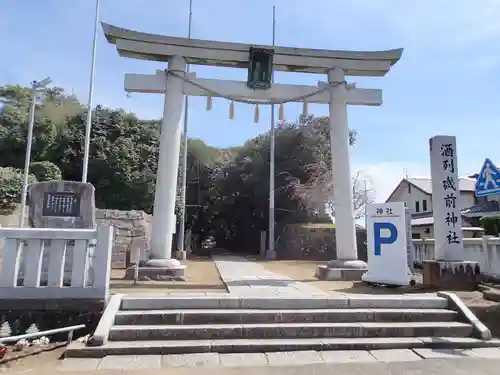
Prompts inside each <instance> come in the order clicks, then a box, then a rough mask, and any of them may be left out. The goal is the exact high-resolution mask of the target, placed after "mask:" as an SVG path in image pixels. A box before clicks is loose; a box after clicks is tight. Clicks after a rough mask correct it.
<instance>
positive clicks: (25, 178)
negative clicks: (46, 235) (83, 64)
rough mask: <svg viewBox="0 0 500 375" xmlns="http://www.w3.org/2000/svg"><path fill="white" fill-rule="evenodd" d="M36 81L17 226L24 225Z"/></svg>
mask: <svg viewBox="0 0 500 375" xmlns="http://www.w3.org/2000/svg"><path fill="white" fill-rule="evenodd" d="M36 89H37V82H36V81H33V83H32V86H31V106H30V112H29V124H28V135H27V136H26V155H25V156H24V173H23V187H22V192H21V212H20V214H19V228H23V227H24V218H25V216H26V214H25V211H26V198H27V195H28V182H29V175H30V162H31V145H32V144H33V128H34V126H35V109H36V95H37V91H36Z"/></svg>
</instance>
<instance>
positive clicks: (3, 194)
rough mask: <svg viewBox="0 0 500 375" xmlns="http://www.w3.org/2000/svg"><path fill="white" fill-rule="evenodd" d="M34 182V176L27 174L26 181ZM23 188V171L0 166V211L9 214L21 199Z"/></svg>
mask: <svg viewBox="0 0 500 375" xmlns="http://www.w3.org/2000/svg"><path fill="white" fill-rule="evenodd" d="M34 182H36V179H35V176H33V175H29V176H28V183H30V184H32V183H34ZM22 190H23V171H22V170H20V169H15V168H10V167H8V168H4V167H0V213H1V214H9V213H11V212H12V211H14V210H15V208H16V204H17V203H19V202H20V201H21V195H22Z"/></svg>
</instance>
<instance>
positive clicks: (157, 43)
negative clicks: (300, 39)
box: [102, 23, 403, 77]
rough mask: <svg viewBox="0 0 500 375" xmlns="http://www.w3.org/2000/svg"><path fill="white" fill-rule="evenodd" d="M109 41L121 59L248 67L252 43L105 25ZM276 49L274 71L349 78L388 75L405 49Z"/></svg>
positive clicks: (260, 46)
mask: <svg viewBox="0 0 500 375" xmlns="http://www.w3.org/2000/svg"><path fill="white" fill-rule="evenodd" d="M102 27H103V30H104V34H105V35H106V38H107V40H108V42H110V43H112V44H115V45H116V48H117V50H118V53H119V54H120V56H123V57H129V58H135V59H141V60H148V61H168V59H169V58H170V57H172V56H183V57H184V58H185V59H186V62H187V63H188V64H195V65H211V66H221V67H234V68H247V67H248V63H249V53H248V48H249V45H248V44H241V43H228V42H215V41H208V40H199V39H187V38H178V37H172V36H164V35H157V34H149V33H143V32H138V31H134V30H129V29H123V28H120V27H116V26H113V25H109V24H106V23H102ZM252 46H253V47H257V48H265V49H272V50H274V58H273V69H274V70H278V71H285V72H304V73H320V74H325V73H326V71H328V70H329V69H332V68H339V69H342V70H343V71H344V74H345V75H347V76H370V77H380V76H384V75H385V74H386V73H387V72H388V71H389V70H390V68H391V66H392V65H394V64H395V63H396V62H397V61H398V60H399V59H400V57H401V54H402V53H403V49H402V48H401V49H393V50H388V51H369V52H352V51H329V50H322V49H309V48H294V47H271V46H263V45H252Z"/></svg>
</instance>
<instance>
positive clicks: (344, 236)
mask: <svg viewBox="0 0 500 375" xmlns="http://www.w3.org/2000/svg"><path fill="white" fill-rule="evenodd" d="M344 80H345V77H344V72H343V71H342V70H341V69H339V68H335V69H332V70H330V71H329V72H328V82H329V83H330V84H332V83H337V82H344ZM330 138H331V140H330V142H331V153H332V174H333V194H334V199H335V202H336V207H335V240H336V249H337V259H336V260H332V261H330V262H329V263H328V267H329V268H366V263H364V262H361V261H358V251H357V247H356V226H355V221H354V207H353V192H352V177H351V168H350V164H349V127H348V124H347V90H346V85H345V84H344V83H340V84H338V85H335V86H333V87H332V88H331V98H330ZM353 261H354V262H353Z"/></svg>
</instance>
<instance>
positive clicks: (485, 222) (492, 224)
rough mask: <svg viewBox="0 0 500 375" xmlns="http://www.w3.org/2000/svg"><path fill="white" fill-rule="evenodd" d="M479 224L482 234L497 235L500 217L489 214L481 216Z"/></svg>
mask: <svg viewBox="0 0 500 375" xmlns="http://www.w3.org/2000/svg"><path fill="white" fill-rule="evenodd" d="M481 225H482V226H483V228H484V234H486V235H488V236H498V234H499V233H500V217H499V216H490V217H483V218H481Z"/></svg>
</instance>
